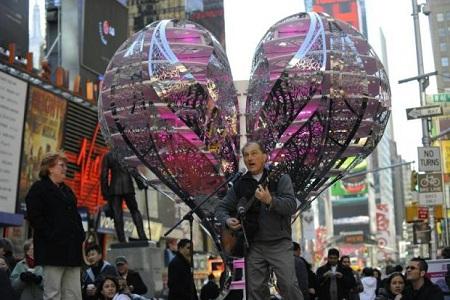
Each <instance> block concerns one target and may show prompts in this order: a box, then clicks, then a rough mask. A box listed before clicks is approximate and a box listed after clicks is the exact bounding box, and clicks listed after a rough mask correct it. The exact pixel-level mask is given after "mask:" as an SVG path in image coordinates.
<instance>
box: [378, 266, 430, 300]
mask: <svg viewBox="0 0 450 300" xmlns="http://www.w3.org/2000/svg"><path fill="white" fill-rule="evenodd" d="M405 283H406V279H405V276H403V274H402V273H400V272H394V273H391V274H390V275H389V277H388V278H387V280H386V284H385V286H383V287H381V288H380V290H379V295H378V296H377V297H376V298H375V300H400V299H405V298H403V295H402V293H403V291H404V289H405ZM405 300H407V299H405ZM429 300H431V299H429Z"/></svg>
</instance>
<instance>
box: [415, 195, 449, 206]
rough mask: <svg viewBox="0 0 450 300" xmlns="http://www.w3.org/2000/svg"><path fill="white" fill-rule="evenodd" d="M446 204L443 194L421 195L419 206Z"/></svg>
mask: <svg viewBox="0 0 450 300" xmlns="http://www.w3.org/2000/svg"><path fill="white" fill-rule="evenodd" d="M443 203H444V196H443V194H442V192H437V193H419V204H420V205H424V206H431V205H438V204H443Z"/></svg>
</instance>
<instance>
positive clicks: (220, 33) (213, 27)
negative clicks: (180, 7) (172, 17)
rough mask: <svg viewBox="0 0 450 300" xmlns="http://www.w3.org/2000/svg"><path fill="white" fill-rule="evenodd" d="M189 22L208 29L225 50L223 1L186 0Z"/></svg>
mask: <svg viewBox="0 0 450 300" xmlns="http://www.w3.org/2000/svg"><path fill="white" fill-rule="evenodd" d="M186 13H187V15H188V18H189V20H191V21H194V22H195V23H198V24H200V25H202V26H203V27H205V28H206V29H208V30H209V31H210V32H211V33H212V34H213V35H214V36H215V37H216V39H217V40H218V41H219V42H220V44H221V45H222V47H224V48H225V17H224V10H223V0H187V1H186Z"/></svg>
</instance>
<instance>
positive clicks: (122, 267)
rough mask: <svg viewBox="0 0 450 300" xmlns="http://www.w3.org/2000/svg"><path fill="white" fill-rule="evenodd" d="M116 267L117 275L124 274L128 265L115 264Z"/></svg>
mask: <svg viewBox="0 0 450 300" xmlns="http://www.w3.org/2000/svg"><path fill="white" fill-rule="evenodd" d="M116 267H117V272H119V274H125V273H126V272H128V264H127V263H120V264H117V265H116Z"/></svg>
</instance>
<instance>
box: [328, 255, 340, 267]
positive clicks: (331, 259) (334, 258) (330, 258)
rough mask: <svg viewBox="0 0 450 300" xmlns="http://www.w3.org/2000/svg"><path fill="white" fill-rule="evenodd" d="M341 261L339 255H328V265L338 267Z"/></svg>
mask: <svg viewBox="0 0 450 300" xmlns="http://www.w3.org/2000/svg"><path fill="white" fill-rule="evenodd" d="M338 261H339V256H337V255H328V263H329V264H330V265H332V266H335V265H337V263H338Z"/></svg>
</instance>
